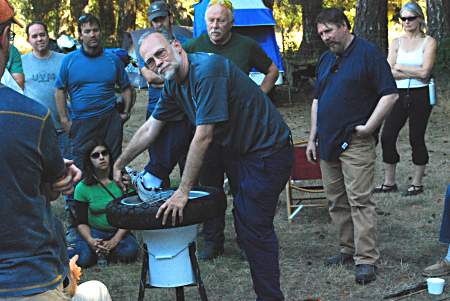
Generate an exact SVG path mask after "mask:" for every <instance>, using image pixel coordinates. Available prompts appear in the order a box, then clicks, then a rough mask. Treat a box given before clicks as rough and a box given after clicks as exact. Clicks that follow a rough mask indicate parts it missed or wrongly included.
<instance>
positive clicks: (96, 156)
mask: <svg viewBox="0 0 450 301" xmlns="http://www.w3.org/2000/svg"><path fill="white" fill-rule="evenodd" d="M100 155H102V157H106V156H109V153H108V151H107V150H102V151H101V152H95V153H92V154H91V158H92V159H98V158H100Z"/></svg>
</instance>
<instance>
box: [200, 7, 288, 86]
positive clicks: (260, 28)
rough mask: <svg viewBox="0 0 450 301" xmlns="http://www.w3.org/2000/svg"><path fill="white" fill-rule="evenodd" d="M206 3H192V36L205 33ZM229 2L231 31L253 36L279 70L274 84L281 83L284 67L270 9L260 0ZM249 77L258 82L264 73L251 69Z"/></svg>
mask: <svg viewBox="0 0 450 301" xmlns="http://www.w3.org/2000/svg"><path fill="white" fill-rule="evenodd" d="M208 3H209V0H200V1H199V2H198V3H197V4H195V5H194V38H196V37H198V36H199V35H201V34H203V33H206V23H205V12H206V8H207V7H208ZM231 3H232V4H233V8H234V25H233V32H237V33H239V34H242V35H245V36H248V37H250V38H253V39H255V40H256V41H257V42H258V43H259V45H260V46H261V47H262V48H263V49H264V51H265V52H266V53H267V55H268V56H269V57H270V58H271V59H272V61H273V62H274V63H275V65H277V67H278V69H279V70H280V76H279V78H278V80H277V82H276V84H277V85H279V84H282V83H283V79H282V78H283V77H282V74H283V73H284V69H283V62H282V60H281V54H280V49H279V48H278V45H277V41H276V39H275V31H274V26H275V25H276V22H275V19H274V18H273V14H272V10H270V9H269V8H267V7H266V6H265V5H264V3H263V2H262V0H231ZM250 77H251V78H252V79H253V80H254V81H255V82H256V83H258V84H260V83H261V82H262V80H263V78H264V74H261V73H260V72H257V71H256V70H252V71H251V72H250Z"/></svg>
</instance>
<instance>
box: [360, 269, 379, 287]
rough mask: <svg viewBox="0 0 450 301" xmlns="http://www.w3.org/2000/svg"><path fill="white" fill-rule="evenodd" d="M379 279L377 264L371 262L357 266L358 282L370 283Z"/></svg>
mask: <svg viewBox="0 0 450 301" xmlns="http://www.w3.org/2000/svg"><path fill="white" fill-rule="evenodd" d="M375 279H377V275H376V274H375V266H374V265H371V264H358V265H357V266H356V272H355V281H356V283H358V284H362V285H365V284H368V283H370V282H372V281H374V280H375Z"/></svg>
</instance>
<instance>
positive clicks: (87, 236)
mask: <svg viewBox="0 0 450 301" xmlns="http://www.w3.org/2000/svg"><path fill="white" fill-rule="evenodd" d="M77 229H78V232H80V235H81V237H82V238H83V239H84V240H85V241H86V242H87V243H88V245H89V247H90V248H91V249H92V250H94V251H96V252H97V250H98V249H99V245H100V243H101V241H102V240H101V239H95V238H93V237H92V235H91V227H89V225H86V224H79V225H78V226H77Z"/></svg>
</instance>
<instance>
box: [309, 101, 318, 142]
mask: <svg viewBox="0 0 450 301" xmlns="http://www.w3.org/2000/svg"><path fill="white" fill-rule="evenodd" d="M317 106H318V100H317V99H313V102H312V104H311V128H310V132H309V141H315V140H316V136H317Z"/></svg>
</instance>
